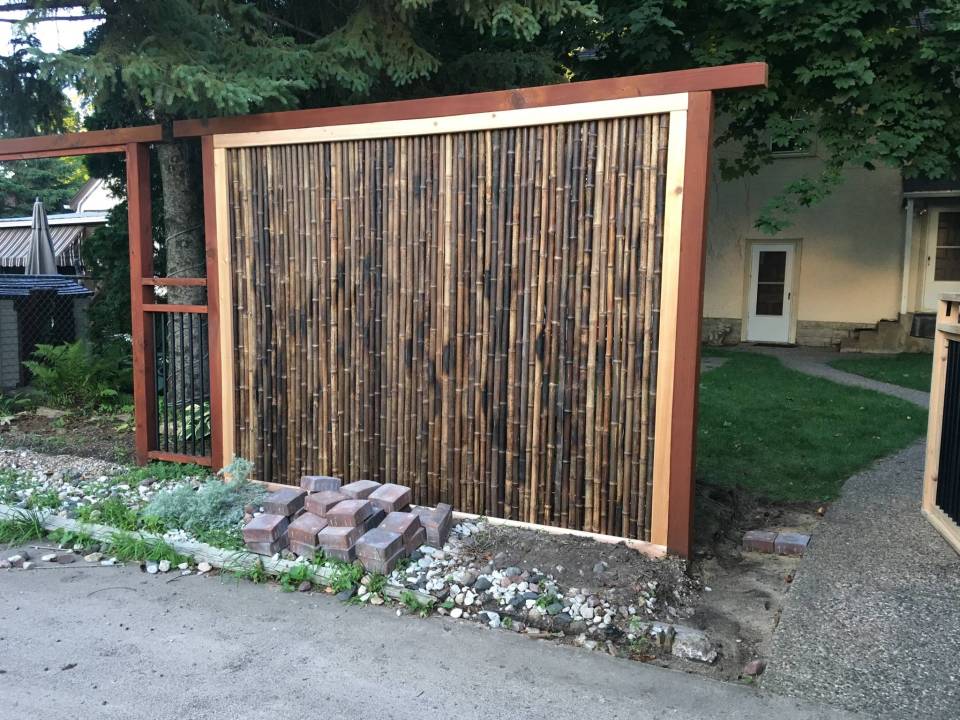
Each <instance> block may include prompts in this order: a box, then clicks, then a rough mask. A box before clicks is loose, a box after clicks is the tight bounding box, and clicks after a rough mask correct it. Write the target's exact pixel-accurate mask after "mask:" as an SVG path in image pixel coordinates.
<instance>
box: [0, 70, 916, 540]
mask: <svg viewBox="0 0 960 720" xmlns="http://www.w3.org/2000/svg"><path fill="white" fill-rule="evenodd" d="M766 82H767V66H766V65H765V64H764V63H746V64H741V65H731V66H723V67H716V68H699V69H693V70H682V71H677V72H668V73H657V74H651V75H638V76H631V77H625V78H612V79H608V80H596V81H589V82H580V83H568V84H560V85H552V86H544V87H537V88H525V89H520V90H505V91H496V92H488V93H477V94H473V95H462V96H453V97H438V98H427V99H422V100H409V101H399V102H390V103H372V104H368V105H358V106H351V107H335V108H321V109H315V110H301V111H293V112H283V113H266V114H262V115H254V116H248V117H239V118H217V119H210V120H185V121H179V122H175V123H174V124H173V128H172V132H171V133H167V134H166V136H165V133H164V132H163V129H162V128H161V127H160V126H156V125H153V126H146V127H139V128H122V129H117V130H103V131H96V132H87V133H74V134H66V135H61V136H48V137H40V138H23V139H10V140H0V161H3V160H21V159H29V158H36V157H50V156H62V155H80V154H91V153H98V152H125V153H126V156H127V166H128V196H129V213H130V257H131V276H130V280H131V291H132V292H131V303H132V307H131V309H132V311H133V338H134V369H135V372H134V381H135V392H136V401H137V403H136V426H137V432H136V436H137V459H138V461H139V462H141V463H143V462H146V460H147V459H149V458H156V459H166V460H178V461H181V460H187V461H192V462H196V461H197V458H193V457H189V458H188V457H186V456H173V455H171V454H170V453H160V452H157V451H151V450H149V438H150V437H152V436H153V434H155V432H156V418H155V416H153V418H152V419H151V416H152V413H150V412H149V410H148V405H147V403H148V402H150V398H152V397H154V396H155V394H156V388H151V387H150V384H151V383H152V378H153V373H152V367H151V363H152V362H153V356H152V351H153V338H152V324H150V323H146V322H145V318H146V315H147V314H148V313H150V312H155V311H156V312H159V311H164V310H165V311H169V310H170V309H171V308H174V309H176V308H179V310H180V311H185V312H200V311H201V309H200V308H204V306H165V305H157V304H156V303H153V302H151V300H152V293H153V288H154V287H160V286H177V285H181V286H185V285H201V284H202V282H203V281H202V279H199V278H195V279H163V278H156V277H154V276H153V268H152V261H151V258H152V238H151V236H150V230H151V225H150V197H149V155H148V144H149V143H155V142H161V141H163V140H175V139H182V138H191V137H200V138H201V144H202V151H203V179H204V211H205V219H204V229H205V237H206V261H207V279H206V281H205V284H206V285H207V289H208V305H207V306H206V308H205V309H206V310H207V312H208V317H209V341H210V348H211V356H210V385H211V415H212V424H213V428H212V432H213V438H212V442H213V457H212V458H211V459H210V464H211V465H212V466H213V467H221V466H222V465H224V464H225V463H227V462H229V461H230V460H231V459H232V457H233V447H234V438H233V428H234V420H235V418H234V409H233V386H234V379H233V328H232V314H231V312H230V310H229V308H230V303H231V297H232V293H231V268H230V253H229V242H228V240H229V237H228V234H229V224H228V218H229V209H228V208H227V188H226V167H225V148H228V147H242V146H249V145H261V144H277V143H300V142H323V141H329V140H333V139H337V138H340V139H343V138H371V137H385V136H397V135H402V134H428V133H445V132H452V131H456V130H464V129H468V128H488V127H507V126H511V127H518V126H524V125H535V124H545V123H562V122H569V121H571V120H574V119H576V118H580V117H591V118H593V119H596V118H597V117H598V116H599V117H615V116H619V115H629V114H633V115H636V114H645V113H653V112H669V113H670V115H671V125H670V131H671V136H672V139H671V141H670V144H669V148H668V170H667V198H666V210H665V221H664V236H665V239H666V240H665V251H664V257H663V281H662V289H661V292H662V297H663V298H664V299H665V300H666V301H665V302H664V304H663V307H664V312H663V313H662V315H661V333H660V338H659V344H658V349H659V358H660V368H661V372H660V373H659V375H658V378H657V396H658V398H659V400H658V403H657V411H656V418H655V422H656V425H657V427H658V428H659V432H658V433H657V436H656V438H655V441H654V448H653V455H654V471H653V472H654V491H653V498H652V512H651V518H650V528H651V529H650V532H651V537H650V540H651V546H652V548H653V549H654V550H655V551H656V552H660V551H662V550H664V549H666V550H668V551H670V552H673V553H676V554H680V555H689V552H690V548H691V538H692V512H693V478H694V460H695V440H696V404H697V388H698V385H699V378H698V373H699V349H700V324H701V315H702V292H703V271H704V235H705V214H706V197H707V182H708V178H707V176H708V171H709V158H710V145H711V127H712V116H713V100H712V92H713V91H715V90H723V89H732V88H748V87H760V86H764V85H765V84H766ZM932 417H933V414H931V418H932Z"/></svg>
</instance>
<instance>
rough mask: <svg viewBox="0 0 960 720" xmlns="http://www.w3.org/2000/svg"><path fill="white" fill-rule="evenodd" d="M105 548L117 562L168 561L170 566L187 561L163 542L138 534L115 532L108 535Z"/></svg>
mask: <svg viewBox="0 0 960 720" xmlns="http://www.w3.org/2000/svg"><path fill="white" fill-rule="evenodd" d="M107 547H109V549H110V553H111V554H112V555H114V556H115V557H116V558H117V559H118V560H139V561H144V560H149V561H152V562H160V561H161V560H169V561H170V564H171V565H179V564H180V563H182V562H186V561H187V559H188V558H187V557H186V556H185V555H181V554H180V553H178V552H177V551H176V550H174V549H173V548H172V547H170V545H169V544H167V543H166V542H164V541H163V540H158V539H155V538H149V537H145V536H143V535H141V534H140V533H132V532H124V531H117V532H115V533H113V534H111V535H110V540H109V541H108V542H107Z"/></svg>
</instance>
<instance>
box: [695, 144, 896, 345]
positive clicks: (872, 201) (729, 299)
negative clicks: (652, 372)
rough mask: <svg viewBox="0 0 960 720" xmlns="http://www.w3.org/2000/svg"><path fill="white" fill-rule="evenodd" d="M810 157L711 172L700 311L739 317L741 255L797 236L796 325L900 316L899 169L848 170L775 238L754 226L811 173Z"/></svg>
mask: <svg viewBox="0 0 960 720" xmlns="http://www.w3.org/2000/svg"><path fill="white" fill-rule="evenodd" d="M820 166H821V161H820V160H819V159H817V158H815V157H805V158H794V157H791V158H782V159H777V160H775V161H774V163H773V165H771V166H769V167H767V168H765V169H764V170H762V171H761V172H760V174H758V175H756V176H753V177H749V178H744V179H739V180H733V181H721V180H720V179H719V173H717V172H716V170H714V172H713V173H712V184H711V187H710V195H711V197H710V215H709V225H708V238H707V261H706V281H705V282H706V284H705V288H704V316H705V317H708V318H742V317H743V312H744V293H745V287H744V286H745V284H746V259H745V258H746V254H747V253H748V252H749V242H750V241H751V240H764V239H770V238H771V237H772V238H774V239H784V240H799V241H800V243H799V254H798V262H799V280H798V286H797V287H796V288H795V296H794V297H795V302H796V320H797V325H798V328H799V327H800V325H801V323H804V322H842V323H857V324H861V323H875V322H876V321H878V320H881V319H893V318H896V317H897V313H898V312H899V309H900V275H901V267H902V265H903V223H904V215H903V211H902V199H901V186H900V176H899V173H897V172H896V171H893V170H887V169H882V170H876V171H872V172H871V171H867V170H851V171H849V172H847V173H846V182H845V183H844V184H843V185H842V186H840V187H838V188H836V189H835V190H834V192H833V194H832V195H831V196H830V197H829V198H827V199H826V200H824V201H823V202H821V203H819V204H817V205H816V206H814V207H812V208H806V209H803V210H801V211H799V212H798V213H797V214H796V216H795V217H794V222H793V225H792V226H791V227H790V228H788V229H786V230H784V231H783V232H781V233H778V234H776V235H773V236H768V235H764V234H763V233H762V232H761V231H759V230H756V229H755V228H754V227H753V224H754V222H755V220H756V218H757V217H758V216H759V214H760V212H761V209H762V208H763V206H764V204H765V203H766V202H767V200H768V199H770V198H771V197H772V196H774V195H775V194H776V193H777V192H778V191H780V190H782V189H783V188H784V187H785V186H786V185H787V183H788V182H790V181H792V180H795V179H797V178H798V177H800V176H801V175H803V174H804V173H809V174H815V173H817V171H818V170H819V168H820Z"/></svg>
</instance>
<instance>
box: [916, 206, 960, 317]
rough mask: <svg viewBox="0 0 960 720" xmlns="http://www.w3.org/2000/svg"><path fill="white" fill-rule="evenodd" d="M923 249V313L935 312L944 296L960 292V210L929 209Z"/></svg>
mask: <svg viewBox="0 0 960 720" xmlns="http://www.w3.org/2000/svg"><path fill="white" fill-rule="evenodd" d="M924 247H925V248H926V267H925V269H924V277H923V309H924V310H929V311H931V312H935V311H936V309H937V300H938V299H939V297H940V295H941V294H942V293H946V292H960V209H949V210H947V209H939V208H931V209H930V211H929V215H928V216H927V237H926V243H925V244H924Z"/></svg>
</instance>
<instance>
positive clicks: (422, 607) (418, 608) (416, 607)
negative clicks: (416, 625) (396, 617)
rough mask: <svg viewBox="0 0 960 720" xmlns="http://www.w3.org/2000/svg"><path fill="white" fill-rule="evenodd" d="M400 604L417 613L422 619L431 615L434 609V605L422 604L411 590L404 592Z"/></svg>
mask: <svg viewBox="0 0 960 720" xmlns="http://www.w3.org/2000/svg"><path fill="white" fill-rule="evenodd" d="M400 604H401V605H403V606H404V607H406V608H407V609H408V610H409V611H410V612H412V613H416V614H417V615H419V616H420V617H422V618H423V617H426V616H427V615H429V614H430V611H431V610H432V609H433V603H429V602H420V600H418V599H417V596H416V595H414V594H413V593H412V592H411V591H410V590H404V591H403V594H402V595H400Z"/></svg>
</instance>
